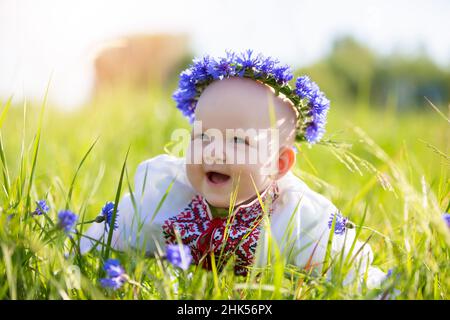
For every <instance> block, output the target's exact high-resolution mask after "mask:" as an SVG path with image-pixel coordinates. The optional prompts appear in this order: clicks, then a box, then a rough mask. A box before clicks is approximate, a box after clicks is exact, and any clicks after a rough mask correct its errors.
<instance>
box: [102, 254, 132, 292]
mask: <svg viewBox="0 0 450 320" xmlns="http://www.w3.org/2000/svg"><path fill="white" fill-rule="evenodd" d="M103 269H104V270H105V271H106V278H102V279H100V284H101V286H102V287H104V288H110V289H113V290H117V289H120V288H121V287H122V285H123V284H124V283H125V282H127V280H128V275H127V274H126V273H125V270H124V268H123V267H122V266H121V265H120V262H119V260H116V259H108V260H106V261H105V265H104V266H103Z"/></svg>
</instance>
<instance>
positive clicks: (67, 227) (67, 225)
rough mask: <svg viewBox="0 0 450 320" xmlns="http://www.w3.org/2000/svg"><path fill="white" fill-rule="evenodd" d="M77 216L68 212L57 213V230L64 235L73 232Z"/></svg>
mask: <svg viewBox="0 0 450 320" xmlns="http://www.w3.org/2000/svg"><path fill="white" fill-rule="evenodd" d="M77 220H78V216H77V215H76V214H75V213H73V212H72V211H70V210H61V211H60V212H59V213H58V225H57V226H58V228H59V229H62V230H64V231H65V232H66V233H68V232H71V231H73V227H74V226H75V223H76V222H77Z"/></svg>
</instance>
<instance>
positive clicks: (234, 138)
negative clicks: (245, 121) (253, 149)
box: [233, 137, 248, 145]
mask: <svg viewBox="0 0 450 320" xmlns="http://www.w3.org/2000/svg"><path fill="white" fill-rule="evenodd" d="M233 142H234V143H243V144H247V145H248V142H247V141H246V140H245V139H243V138H240V137H233Z"/></svg>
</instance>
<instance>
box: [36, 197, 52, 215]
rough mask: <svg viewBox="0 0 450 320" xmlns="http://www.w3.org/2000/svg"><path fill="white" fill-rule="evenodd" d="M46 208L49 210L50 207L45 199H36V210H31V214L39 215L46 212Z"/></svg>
mask: <svg viewBox="0 0 450 320" xmlns="http://www.w3.org/2000/svg"><path fill="white" fill-rule="evenodd" d="M48 210H50V207H49V206H48V205H47V202H46V201H45V200H38V201H36V210H34V211H33V214H35V215H38V216H40V215H43V214H44V213H47V212H48Z"/></svg>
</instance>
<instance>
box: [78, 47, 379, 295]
mask: <svg viewBox="0 0 450 320" xmlns="http://www.w3.org/2000/svg"><path fill="white" fill-rule="evenodd" d="M291 79H292V74H291V73H290V70H289V68H288V67H286V66H280V65H279V64H278V61H277V60H274V59H272V58H270V57H269V58H265V57H263V56H262V55H258V56H253V54H252V52H251V51H247V52H244V53H241V54H234V53H229V52H227V55H226V57H224V58H220V59H217V60H216V59H214V58H211V57H209V56H206V57H204V58H203V59H200V60H194V63H193V64H192V65H191V66H190V68H189V69H187V70H185V71H184V72H183V73H182V74H181V76H180V88H179V89H178V90H177V91H176V92H175V94H174V98H175V100H176V102H177V104H178V108H179V109H181V110H182V112H183V114H184V115H186V116H187V117H188V118H189V119H190V121H191V123H193V130H192V133H191V135H190V141H189V147H188V149H187V151H186V156H185V157H174V156H170V155H159V156H157V157H154V158H152V159H149V160H146V161H144V162H142V163H141V164H140V165H139V166H138V168H137V171H136V175H135V186H134V192H133V194H129V193H128V194H126V195H125V196H124V197H123V198H122V199H121V201H120V203H119V204H118V212H119V216H118V221H117V222H118V225H119V228H118V230H115V231H114V234H113V241H112V244H113V246H114V247H115V248H116V249H118V250H127V249H129V248H133V247H134V248H136V247H137V248H145V250H146V252H147V253H148V254H154V253H157V250H158V248H161V247H164V245H165V244H172V243H178V242H180V241H181V242H182V243H183V244H185V245H187V246H189V248H190V250H191V253H192V256H193V260H194V262H195V263H196V264H199V265H202V266H203V267H205V268H208V269H209V268H211V265H212V262H214V263H215V264H216V266H217V268H218V269H219V270H220V269H221V268H222V267H223V266H224V265H225V264H227V263H229V262H230V261H232V263H233V267H234V270H235V273H236V274H241V275H245V274H247V272H248V270H249V267H251V266H252V265H256V266H264V265H267V264H268V263H272V262H273V261H270V257H273V256H274V254H271V252H274V251H278V253H280V255H278V256H279V257H282V259H285V260H284V262H285V263H287V264H293V265H296V266H298V267H301V268H305V267H306V268H316V269H318V270H321V268H322V266H323V262H324V259H325V256H326V253H327V243H328V240H329V239H330V237H331V236H332V244H331V252H330V257H331V259H332V260H333V259H335V258H337V257H339V256H340V253H341V252H342V251H343V254H344V257H346V256H347V255H351V256H356V257H355V262H354V266H357V267H354V268H353V269H352V270H351V271H350V273H349V278H348V279H353V278H354V277H360V278H361V279H362V277H363V275H364V274H365V273H367V275H368V278H367V279H368V281H367V285H368V286H369V287H375V286H378V285H379V284H380V282H381V281H383V280H384V278H385V275H384V273H383V272H381V271H380V270H378V269H377V268H374V267H372V266H371V262H372V259H373V255H372V251H371V249H370V247H369V246H368V245H367V244H365V245H363V244H362V243H361V242H359V241H356V242H354V240H355V229H354V225H353V224H351V223H350V222H349V221H347V219H346V218H344V217H342V215H341V214H340V212H339V211H338V210H337V209H336V207H335V206H334V205H333V204H332V203H331V202H330V201H329V200H327V199H326V198H324V197H323V196H322V195H320V194H318V193H316V192H314V191H312V190H311V189H310V188H309V187H308V186H307V185H306V184H305V183H304V182H303V181H301V180H300V179H299V178H298V177H296V176H295V175H294V174H293V173H292V172H291V169H292V167H293V166H294V165H295V161H296V154H295V151H294V149H293V146H294V143H295V142H296V141H306V142H307V143H310V144H313V143H315V142H317V141H319V140H320V138H321V136H322V135H323V132H324V125H325V119H326V112H327V110H328V107H329V101H328V100H327V99H326V98H325V96H324V95H323V93H322V92H321V91H320V90H319V89H318V87H317V86H316V85H315V84H314V83H313V82H311V81H310V80H309V78H307V77H300V78H298V79H297V82H296V88H295V89H291V88H290V86H289V84H288V81H289V80H291ZM102 237H105V227H104V225H102V224H94V225H93V226H92V227H91V228H90V229H89V230H88V231H87V233H86V237H83V239H82V241H81V249H82V252H86V251H88V250H89V249H90V248H91V247H92V246H93V244H94V243H95V241H94V240H95V239H101V238H102ZM212 259H214V261H213V260H212Z"/></svg>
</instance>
